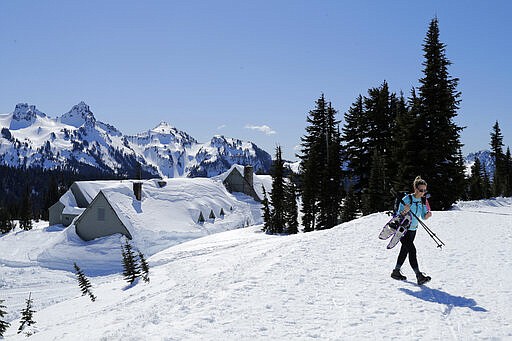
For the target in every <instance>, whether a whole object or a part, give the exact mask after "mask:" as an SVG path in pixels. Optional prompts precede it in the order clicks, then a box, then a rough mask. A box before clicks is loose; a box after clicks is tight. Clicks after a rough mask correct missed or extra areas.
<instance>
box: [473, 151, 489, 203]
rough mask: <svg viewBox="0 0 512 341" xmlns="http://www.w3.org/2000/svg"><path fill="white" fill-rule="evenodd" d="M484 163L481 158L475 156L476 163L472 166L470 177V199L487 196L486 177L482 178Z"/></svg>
mask: <svg viewBox="0 0 512 341" xmlns="http://www.w3.org/2000/svg"><path fill="white" fill-rule="evenodd" d="M482 173H483V172H482V164H481V162H480V159H478V158H476V157H475V163H474V164H473V166H471V176H470V177H469V199H470V200H480V199H483V198H484V197H485V188H484V179H483V178H482V176H483V174H482Z"/></svg>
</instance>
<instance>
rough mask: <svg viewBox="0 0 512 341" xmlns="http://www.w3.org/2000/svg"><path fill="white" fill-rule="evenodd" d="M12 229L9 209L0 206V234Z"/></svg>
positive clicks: (12, 224) (12, 223)
mask: <svg viewBox="0 0 512 341" xmlns="http://www.w3.org/2000/svg"><path fill="white" fill-rule="evenodd" d="M13 229H14V222H13V221H12V220H11V216H10V214H9V211H8V210H7V209H5V208H1V207H0V234H4V233H8V232H10V231H11V230H13Z"/></svg>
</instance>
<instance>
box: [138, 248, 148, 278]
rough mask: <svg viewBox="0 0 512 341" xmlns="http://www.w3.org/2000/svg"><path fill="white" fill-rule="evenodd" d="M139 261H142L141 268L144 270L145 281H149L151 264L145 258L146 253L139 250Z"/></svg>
mask: <svg viewBox="0 0 512 341" xmlns="http://www.w3.org/2000/svg"><path fill="white" fill-rule="evenodd" d="M139 262H140V270H141V271H142V279H143V280H144V282H146V283H149V265H148V262H147V261H146V258H144V254H143V253H142V252H140V251H139Z"/></svg>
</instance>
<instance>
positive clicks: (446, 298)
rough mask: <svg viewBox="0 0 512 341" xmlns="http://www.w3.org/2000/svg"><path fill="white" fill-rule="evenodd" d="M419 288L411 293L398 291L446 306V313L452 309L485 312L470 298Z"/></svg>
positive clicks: (404, 289) (410, 291)
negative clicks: (459, 308) (458, 308)
mask: <svg viewBox="0 0 512 341" xmlns="http://www.w3.org/2000/svg"><path fill="white" fill-rule="evenodd" d="M407 283H411V284H414V285H416V284H415V283H413V282H409V281H407ZM420 288H421V290H420V291H412V290H410V289H406V288H400V289H399V290H400V291H402V292H405V293H406V294H407V295H411V296H414V297H416V298H419V299H421V300H424V301H427V302H435V303H439V304H446V305H447V309H448V311H450V310H451V308H453V307H461V308H469V309H471V310H473V311H481V312H487V309H485V308H482V307H479V306H478V305H477V303H476V301H475V300H474V299H472V298H467V297H464V296H454V295H450V294H448V293H446V292H444V291H441V290H438V289H431V288H428V287H426V286H420Z"/></svg>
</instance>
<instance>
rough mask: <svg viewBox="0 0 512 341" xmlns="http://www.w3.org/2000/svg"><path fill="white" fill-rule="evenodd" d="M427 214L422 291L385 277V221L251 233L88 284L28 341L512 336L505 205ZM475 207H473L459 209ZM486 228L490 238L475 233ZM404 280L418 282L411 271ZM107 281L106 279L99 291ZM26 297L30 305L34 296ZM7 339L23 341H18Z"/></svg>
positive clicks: (511, 226)
mask: <svg viewBox="0 0 512 341" xmlns="http://www.w3.org/2000/svg"><path fill="white" fill-rule="evenodd" d="M484 205H485V203H481V204H480V207H479V208H478V209H480V210H482V211H483V210H485V211H488V212H491V213H493V214H474V213H468V212H465V211H464V210H465V209H466V207H464V205H461V206H460V207H459V210H453V211H449V212H434V216H433V218H432V219H429V220H428V221H427V223H428V225H429V227H431V228H432V229H433V230H434V231H435V232H436V233H438V235H439V236H440V237H441V238H443V240H444V241H445V243H446V247H445V248H444V249H443V250H439V249H438V248H436V246H435V243H433V241H432V240H431V239H430V237H428V235H427V234H426V233H425V231H423V230H421V229H419V231H418V234H417V239H416V242H415V243H416V246H417V249H418V259H419V263H420V268H421V270H422V271H424V272H426V273H428V274H429V275H431V276H432V277H433V279H432V282H430V283H428V284H427V285H426V286H422V287H419V286H417V285H416V284H415V283H414V282H411V281H410V280H409V281H405V282H399V281H395V280H393V279H391V278H390V273H391V270H392V269H393V266H394V263H395V261H396V256H397V253H398V249H393V250H387V249H386V246H385V245H386V242H385V241H382V240H379V239H378V234H379V232H380V229H381V227H382V225H383V224H384V223H385V222H386V221H387V219H388V218H387V216H386V215H385V214H383V213H378V214H373V215H370V216H366V217H363V218H361V219H358V220H355V221H352V222H349V223H345V224H342V225H340V226H337V227H335V228H333V229H331V230H326V231H317V232H311V233H307V234H298V235H293V236H268V235H265V234H263V233H261V232H260V231H259V227H252V228H246V229H239V230H234V231H229V232H224V233H220V234H216V235H211V236H208V237H205V238H201V239H197V240H194V241H190V242H186V243H183V244H181V245H178V246H175V247H172V248H169V249H167V250H164V251H162V252H160V253H158V254H156V255H154V256H153V257H151V258H150V259H149V262H150V266H151V270H150V278H151V282H150V283H149V284H145V283H143V282H142V281H140V282H138V283H137V284H136V285H135V286H133V287H127V285H126V282H124V281H123V280H122V279H121V277H120V276H110V277H108V278H110V281H109V282H108V283H103V284H97V281H98V280H99V278H95V279H94V280H93V284H94V286H93V288H92V290H93V292H94V294H95V295H96V296H97V301H96V302H91V301H90V300H89V299H88V298H87V297H79V296H78V295H79V293H78V288H77V289H76V292H77V297H75V298H73V299H69V300H66V301H64V302H61V303H58V304H55V305H52V306H50V307H48V308H46V309H44V310H41V311H38V312H37V313H36V314H35V316H34V318H35V320H36V321H37V325H36V327H37V330H38V333H37V334H35V335H34V336H32V337H31V338H30V339H34V340H220V339H222V340H342V339H343V340H367V339H377V340H379V339H392V338H396V339H403V340H411V339H413V340H414V339H417V340H419V339H422V340H423V339H425V340H431V339H442V340H467V339H472V340H473V339H489V338H493V339H497V340H500V339H503V340H506V339H510V338H512V307H511V306H510V297H512V265H511V261H510V259H512V257H511V256H512V249H511V247H510V246H511V245H512V233H511V232H512V216H508V215H503V214H500V213H506V212H510V207H511V205H512V200H508V199H506V200H505V199H504V200H503V205H502V206H500V207H498V206H497V207H487V206H486V207H483V206H484ZM467 209H474V208H467ZM483 229H492V231H493V233H488V234H485V238H484V237H483V235H482V230H483ZM403 272H404V274H405V275H406V276H408V277H409V279H413V278H414V274H413V272H412V270H411V269H410V267H409V265H408V263H407V262H406V264H405V265H404V267H403ZM104 279H105V278H103V279H102V280H103V281H104ZM33 296H35V295H34V294H33ZM15 328H17V321H13V325H12V326H11V328H10V329H9V331H8V339H11V337H12V339H20V340H22V339H23V340H25V339H26V338H25V337H24V336H17V335H14V334H15Z"/></svg>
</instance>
